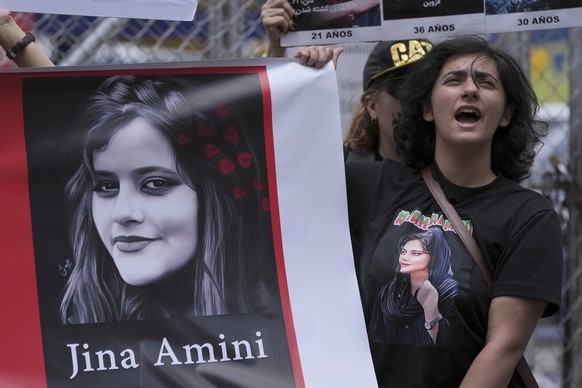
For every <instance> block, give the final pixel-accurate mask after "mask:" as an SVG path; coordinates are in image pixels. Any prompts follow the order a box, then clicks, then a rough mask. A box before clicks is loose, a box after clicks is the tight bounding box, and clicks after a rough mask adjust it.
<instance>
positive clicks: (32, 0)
mask: <svg viewBox="0 0 582 388" xmlns="http://www.w3.org/2000/svg"><path fill="white" fill-rule="evenodd" d="M197 6H198V0H51V1H46V0H26V1H23V0H0V8H2V9H9V10H11V11H15V12H35V13H50V14H58V15H83V16H100V17H119V18H132V19H152V20H192V19H194V14H195V12H196V7H197Z"/></svg>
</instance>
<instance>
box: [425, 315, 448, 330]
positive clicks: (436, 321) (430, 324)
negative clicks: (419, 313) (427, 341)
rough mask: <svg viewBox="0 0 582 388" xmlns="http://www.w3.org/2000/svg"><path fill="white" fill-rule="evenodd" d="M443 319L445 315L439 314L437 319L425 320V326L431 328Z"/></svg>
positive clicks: (427, 328)
mask: <svg viewBox="0 0 582 388" xmlns="http://www.w3.org/2000/svg"><path fill="white" fill-rule="evenodd" d="M441 319H443V316H442V315H441V314H439V315H438V316H437V317H436V318H435V319H433V320H432V321H430V322H429V321H424V328H425V329H426V330H430V329H432V328H433V327H434V325H436V324H437V323H439V322H440V321H441Z"/></svg>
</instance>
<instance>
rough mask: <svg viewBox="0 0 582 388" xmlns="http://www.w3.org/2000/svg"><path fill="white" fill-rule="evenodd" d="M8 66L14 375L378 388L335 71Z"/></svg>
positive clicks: (5, 326) (4, 373) (2, 376)
mask: <svg viewBox="0 0 582 388" xmlns="http://www.w3.org/2000/svg"><path fill="white" fill-rule="evenodd" d="M289 74H293V75H294V77H293V79H292V82H289ZM0 77H1V78H2V84H3V86H4V87H3V91H2V94H1V97H0V98H1V99H2V105H0V106H1V108H0V109H1V110H2V114H3V117H5V124H6V131H5V132H6V137H5V142H4V143H3V144H4V147H6V148H4V149H3V152H1V153H0V154H1V155H3V157H2V160H1V161H0V162H1V163H0V166H1V170H0V173H1V175H2V177H13V179H10V180H8V179H2V181H1V182H3V183H2V191H1V192H2V193H3V194H2V195H3V197H4V198H3V201H2V213H3V215H4V217H5V221H6V222H5V223H4V225H5V227H4V228H3V233H2V236H3V237H2V239H3V240H2V241H3V245H4V246H5V250H4V256H3V257H5V258H9V257H11V258H18V260H4V263H3V264H4V271H3V272H2V279H1V281H0V284H1V286H0V287H2V292H1V293H0V294H1V295H3V296H2V298H3V299H2V305H3V306H5V309H6V310H5V314H6V316H10V317H19V318H22V319H24V322H25V324H22V322H21V320H20V319H5V320H3V322H2V324H1V327H0V329H1V330H2V333H4V335H3V343H4V344H5V345H4V346H5V347H4V350H5V352H3V354H4V356H2V363H1V364H0V365H2V367H1V368H2V369H1V370H0V380H2V382H3V383H6V384H8V385H10V384H23V382H24V381H28V382H31V381H32V382H33V384H34V385H35V386H49V387H53V386H54V387H66V386H87V387H89V386H96V387H97V386H99V387H101V386H104V385H107V386H120V387H122V386H123V387H125V386H151V385H152V384H156V383H157V384H161V385H166V386H168V385H169V386H208V385H209V384H210V385H212V386H225V385H226V386H231V385H236V386H281V387H301V386H308V387H310V386H314V387H321V386H334V387H339V386H346V387H351V386H355V385H357V386H375V384H376V382H375V377H374V373H373V370H372V366H371V360H370V355H369V349H368V345H367V338H366V333H365V329H364V326H363V318H362V312H361V304H360V300H359V296H358V290H357V285H356V281H355V276H354V266H353V261H352V257H351V248H350V244H349V240H350V239H349V232H348V229H347V221H346V219H347V210H346V208H345V206H346V205H345V203H346V200H345V183H344V177H343V163H342V162H343V158H342V154H341V134H340V131H339V128H340V124H339V113H338V96H337V89H336V88H337V87H336V81H335V77H334V72H333V69H332V66H331V64H329V65H328V66H327V67H326V69H324V70H323V71H318V70H315V69H310V68H306V67H303V66H300V65H298V64H297V63H296V62H292V61H288V60H281V61H274V62H272V61H271V62H269V65H268V66H267V65H266V63H263V62H258V61H253V62H250V61H247V62H244V61H239V62H220V63H204V62H197V63H189V64H186V65H184V64H180V65H177V64H175V65H167V67H164V68H162V69H158V68H155V67H151V66H149V67H148V66H146V67H140V68H131V67H118V68H108V67H102V68H100V69H99V70H92V69H64V68H58V69H53V70H52V71H41V70H39V71H36V72H34V71H33V72H23V71H18V70H17V71H13V72H7V73H3V74H1V75H0ZM307 85H309V87H308V86H307ZM320 101H325V104H322V103H319V102H320ZM304 117H310V118H311V119H310V121H309V123H308V124H307V125H306V123H305V121H304ZM305 139H309V141H308V142H306V141H305ZM8 181H10V183H9V184H8ZM15 242H18V243H15ZM321 274H326V275H325V276H322V275H321ZM15 292H17V294H18V298H14V297H10V295H14V293H15ZM30 360H34V362H31V361H30Z"/></svg>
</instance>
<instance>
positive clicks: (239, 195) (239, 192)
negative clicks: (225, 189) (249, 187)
mask: <svg viewBox="0 0 582 388" xmlns="http://www.w3.org/2000/svg"><path fill="white" fill-rule="evenodd" d="M247 194H248V193H247V191H246V190H245V189H243V188H242V187H235V188H234V189H232V196H233V197H234V199H243V198H244V197H246V196H247Z"/></svg>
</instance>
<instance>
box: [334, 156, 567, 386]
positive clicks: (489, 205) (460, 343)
mask: <svg viewBox="0 0 582 388" xmlns="http://www.w3.org/2000/svg"><path fill="white" fill-rule="evenodd" d="M346 172H347V184H348V200H349V213H350V227H351V232H352V240H353V242H354V244H353V247H354V257H355V259H356V271H357V275H358V283H359V287H360V292H361V296H362V304H363V308H364V315H365V318H366V324H367V327H368V337H369V340H370V347H371V351H372V357H373V360H374V364H375V368H376V374H377V377H378V382H379V384H380V385H381V386H389V387H455V386H458V385H459V384H460V382H461V380H462V379H463V377H464V375H465V373H466V371H467V370H468V368H469V367H470V365H471V363H472V362H473V359H474V358H475V357H476V355H477V354H478V353H479V351H480V350H481V349H482V348H483V346H484V339H485V336H486V330H487V314H488V308H489V304H490V301H491V297H496V296H517V297H526V298H533V299H539V300H543V301H546V302H548V303H549V305H548V308H547V309H546V311H545V313H544V315H545V316H548V315H551V314H553V313H555V312H556V311H557V309H558V305H559V302H560V287H561V275H562V247H561V237H560V233H561V232H560V225H559V221H558V217H557V214H556V213H555V211H554V210H553V208H552V207H551V205H550V203H549V202H548V201H547V200H546V199H545V198H544V197H543V196H541V195H539V194H538V193H536V192H534V191H532V190H528V189H525V188H523V187H521V186H519V185H518V184H517V183H515V182H513V181H510V180H508V179H505V178H503V177H501V176H500V177H498V178H497V179H496V180H495V181H493V182H492V183H490V184H488V185H486V186H483V187H478V188H464V187H460V186H456V185H454V184H453V183H451V182H449V181H447V180H446V179H445V178H444V176H442V174H441V173H440V172H439V171H438V168H436V166H434V167H433V175H435V179H436V180H437V181H438V182H439V183H440V185H441V187H442V188H443V191H444V192H445V194H446V195H447V198H448V199H449V200H450V201H451V203H452V204H453V205H454V207H455V209H456V210H457V212H458V213H459V216H460V217H461V219H462V220H463V222H464V224H465V225H466V227H467V228H468V230H469V231H470V232H471V233H472V235H473V237H474V238H475V239H476V241H477V244H478V245H479V247H480V248H481V250H482V251H483V255H484V256H485V259H486V261H487V263H488V264H489V267H490V269H491V273H492V276H493V278H494V288H493V294H492V295H491V294H490V292H489V290H488V288H487V284H486V282H485V279H484V277H483V275H482V274H481V272H480V270H479V268H478V267H477V265H476V264H475V262H474V260H473V258H472V257H471V256H470V254H469V252H468V251H467V249H466V248H465V246H464V245H463V243H462V242H461V240H460V238H459V237H458V236H457V234H456V232H455V231H454V230H453V228H452V225H451V224H450V222H449V221H448V220H447V219H446V218H445V217H444V216H443V212H442V211H441V209H440V208H439V207H438V204H437V203H436V200H435V199H434V198H433V197H432V194H431V193H430V191H429V190H428V188H427V187H426V185H425V183H424V181H423V179H422V176H421V174H420V172H419V171H416V170H414V169H411V168H408V167H405V166H402V165H400V164H398V163H396V162H393V161H391V160H384V161H382V162H381V163H378V162H354V163H348V164H346ZM419 236H420V237H419ZM410 239H413V240H415V239H416V240H422V241H424V243H427V241H428V243H427V244H428V245H425V248H426V249H424V251H426V252H420V251H423V249H419V248H416V249H417V254H418V255H421V254H422V253H427V254H430V261H429V264H428V267H427V268H428V271H429V281H430V282H431V283H432V285H433V286H434V287H435V288H436V290H437V291H438V296H439V297H438V310H439V312H440V315H442V319H441V320H440V321H439V327H438V334H437V336H436V339H434V338H431V336H429V335H428V331H427V330H426V328H425V327H424V324H425V316H424V314H423V308H422V306H421V305H420V303H419V301H418V300H417V298H416V294H415V291H414V289H413V287H411V280H410V279H412V277H413V276H414V275H407V274H406V273H403V272H406V270H405V269H402V267H401V266H400V265H399V257H400V256H401V254H400V253H401V252H402V251H407V250H410V248H409V247H408V246H404V247H403V245H402V244H403V241H407V240H410ZM429 251H430V252H429ZM401 271H402V272H401ZM511 386H519V381H518V379H515V378H514V380H513V381H512V384H511Z"/></svg>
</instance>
